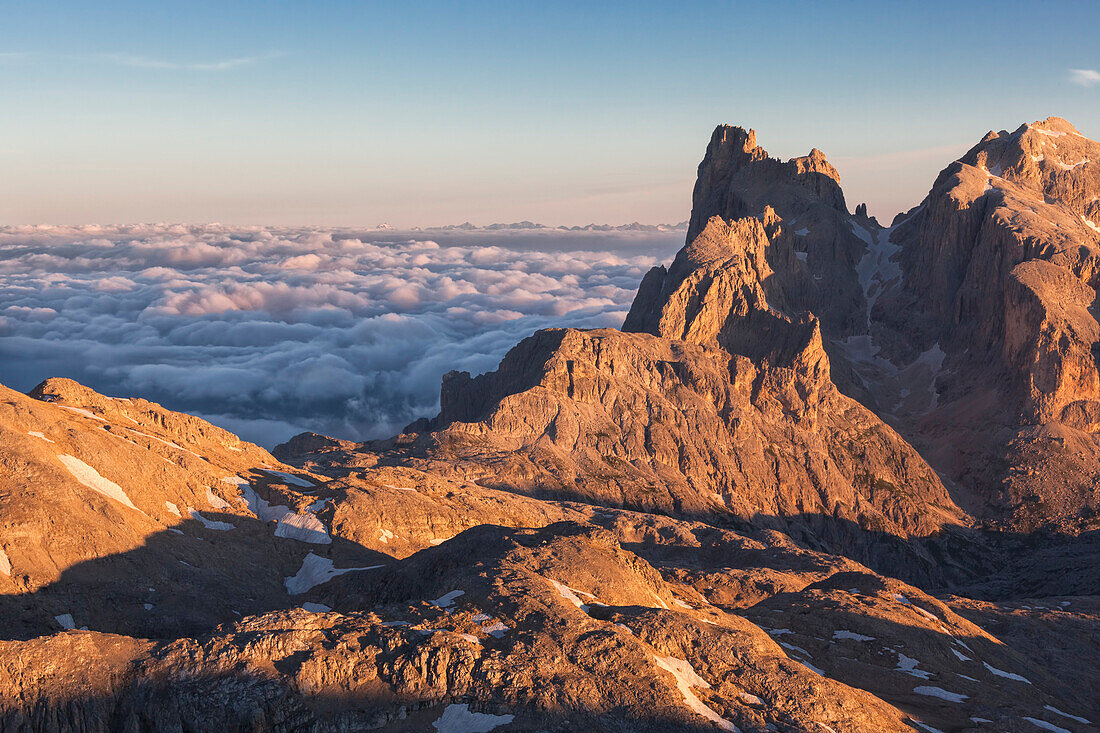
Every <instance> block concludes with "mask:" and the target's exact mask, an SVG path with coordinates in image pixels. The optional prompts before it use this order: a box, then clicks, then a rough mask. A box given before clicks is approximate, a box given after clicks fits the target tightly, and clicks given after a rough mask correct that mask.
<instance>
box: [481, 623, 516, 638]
mask: <svg viewBox="0 0 1100 733" xmlns="http://www.w3.org/2000/svg"><path fill="white" fill-rule="evenodd" d="M481 630H482V631H484V632H485V633H486V634H488V635H489V636H492V637H493V638H495V639H499V638H501V637H502V636H504V632H505V631H511V630H512V627H511V626H505V625H504V624H502V623H501V622H500V621H496V622H494V623H491V624H489V625H488V626H482V627H481Z"/></svg>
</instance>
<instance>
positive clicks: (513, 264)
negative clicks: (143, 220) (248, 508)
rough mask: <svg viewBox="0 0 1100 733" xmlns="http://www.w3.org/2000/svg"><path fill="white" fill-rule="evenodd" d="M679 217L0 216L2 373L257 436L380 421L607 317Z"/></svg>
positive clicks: (340, 432)
mask: <svg viewBox="0 0 1100 733" xmlns="http://www.w3.org/2000/svg"><path fill="white" fill-rule="evenodd" d="M682 241H683V230H682V229H678V228H672V229H667V228H666V229H663V230H661V231H605V232H592V231H568V230H560V229H521V230H462V229H456V230H427V231H423V232H420V231H414V232H391V231H378V230H373V231H357V230H348V229H321V228H297V229H294V228H270V227H226V226H220V225H205V226H172V225H141V226H126V227H98V226H80V227H47V226H37V227H0V382H3V383H4V384H5V385H7V386H9V387H11V388H13V389H17V390H20V391H24V392H25V391H28V390H29V389H31V388H32V387H34V385H36V384H37V383H38V382H40V381H42V380H43V379H45V378H47V377H51V376H64V377H71V378H72V379H76V380H77V381H79V382H82V383H84V384H87V385H88V386H90V387H92V388H94V389H96V390H97V391H100V392H102V393H104V394H107V395H111V396H117V397H123V396H134V397H142V398H145V399H150V400H153V401H156V402H160V403H161V404H163V405H164V406H165V407H168V408H170V409H173V410H180V411H184V412H189V413H192V414H197V415H201V416H202V417H205V418H207V419H208V420H211V421H212V422H214V423H216V424H218V425H221V426H223V427H225V428H227V429H229V430H232V431H233V432H236V433H238V434H239V435H241V436H242V437H243V438H245V439H247V440H251V441H254V442H256V443H259V444H260V445H263V446H266V447H268V448H270V447H272V446H273V445H275V444H276V443H278V442H281V441H284V440H286V439H287V438H289V437H290V436H292V435H294V434H296V433H299V432H302V431H305V430H312V431H316V432H319V433H324V434H326V435H333V436H337V437H342V438H349V439H367V438H376V437H384V436H388V435H392V434H395V433H396V432H399V431H400V429H401V428H402V427H404V426H405V425H407V424H408V423H409V422H411V421H413V420H414V419H416V418H418V417H422V416H431V415H434V414H435V413H436V412H437V410H438V407H439V383H440V379H441V377H442V375H443V374H444V373H446V372H448V371H450V370H452V369H459V370H466V371H469V372H472V373H475V374H476V373H480V372H484V371H489V370H492V369H493V368H495V367H496V365H497V363H498V362H499V360H500V358H501V357H502V356H503V355H504V353H505V352H506V351H507V350H508V349H510V348H511V347H512V346H514V345H515V344H516V343H517V342H518V341H519V340H521V339H522V338H524V337H526V336H528V335H530V334H531V333H533V332H534V331H536V330H538V329H540V328H547V327H553V326H571V327H578V328H600V327H607V326H611V327H618V326H620V325H621V324H622V320H623V318H624V317H625V315H626V310H627V309H628V308H629V305H630V301H631V299H632V298H633V295H634V291H635V289H636V288H637V285H638V282H639V281H640V280H641V277H642V275H643V274H644V273H645V271H646V270H647V269H648V268H650V267H652V266H653V265H655V264H658V263H660V262H666V261H668V260H669V259H670V258H671V256H672V254H673V253H674V252H675V251H676V249H677V248H678V247H679V246H680V245H681V244H682Z"/></svg>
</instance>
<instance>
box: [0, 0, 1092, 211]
mask: <svg viewBox="0 0 1100 733" xmlns="http://www.w3.org/2000/svg"><path fill="white" fill-rule="evenodd" d="M1044 7H1045V12H1044V13H1042V14H1035V13H1033V12H1032V11H1031V8H1030V6H1028V5H1025V4H1005V3H996V4H993V3H975V4H968V5H958V4H948V3H944V2H938V3H930V4H923V5H921V6H920V7H916V6H913V7H897V6H894V5H881V4H876V3H870V2H856V3H852V4H850V5H847V6H845V8H844V11H843V12H838V11H837V10H835V9H833V8H827V7H820V6H818V5H817V4H813V3H804V2H792V3H780V4H769V5H768V6H767V7H763V6H757V5H753V4H746V3H722V2H696V3H689V4H685V5H680V6H677V7H674V8H670V7H666V6H663V5H661V4H648V3H632V4H629V5H627V4H620V3H607V4H603V5H600V6H598V7H591V6H588V5H584V4H572V3H563V4H554V5H552V6H548V5H547V6H513V5H510V4H502V3H478V4H470V5H464V6H462V7H461V8H455V7H452V6H450V5H448V4H446V3H433V2H421V3H406V4H390V3H368V4H364V3H350V2H336V3H329V4H326V5H324V6H323V7H318V6H314V5H309V4H290V5H281V6H279V7H277V8H275V7H272V6H269V5H267V4H261V3H249V2H244V3H235V4H233V5H232V6H231V7H223V6H221V5H217V4H207V3H186V4H182V3H163V4H157V5H153V6H149V5H146V4H141V3H135V2H122V3H119V4H116V5H113V6H111V7H109V8H104V7H101V6H95V7H83V6H81V5H79V4H74V3H61V4H57V5H50V6H45V5H30V6H26V7H24V8H22V9H21V11H20V12H19V13H18V14H14V15H15V17H9V18H8V19H7V21H8V23H7V25H6V28H5V31H4V32H3V34H2V35H0V93H2V94H3V95H4V99H5V101H6V102H7V105H6V106H7V114H5V115H4V117H3V119H0V165H2V166H3V168H4V170H5V175H3V176H0V224H8V225H20V224H36V223H37V224H61V225H70V224H80V223H86V222H99V223H114V224H119V223H127V222H220V223H223V224H227V225H233V226H239V225H266V226H274V225H297V226H324V227H338V226H360V227H365V226H375V225H377V224H379V223H382V222H386V223H389V224H392V225H394V226H397V227H402V228H409V227H413V226H421V227H431V226H439V225H444V224H455V223H460V222H463V221H471V222H475V223H483V224H487V223H490V222H512V221H522V220H530V221H535V222H540V223H544V224H547V225H565V226H570V225H584V224H588V223H593V222H595V223H601V224H604V223H606V224H613V225H614V224H626V223H629V222H632V221H638V222H641V223H645V224H656V223H673V222H679V221H682V220H684V219H686V218H687V215H688V212H689V211H690V206H691V187H692V184H693V182H694V178H695V172H696V166H697V165H698V163H699V161H700V159H701V158H702V155H703V151H704V150H705V147H706V143H707V141H708V139H709V136H710V133H711V131H712V130H713V128H714V126H715V125H717V124H719V123H728V124H736V125H742V126H745V127H751V128H753V129H755V130H756V131H757V133H758V139H759V143H760V145H761V146H763V147H764V148H765V149H766V150H768V152H769V153H770V154H771V155H773V156H775V157H779V158H783V159H787V158H791V157H794V156H798V155H804V154H806V153H807V152H808V151H809V150H810V149H811V148H813V147H816V148H819V149H821V150H822V151H824V152H825V153H826V155H827V156H828V157H829V160H830V161H831V162H832V163H833V164H834V165H835V166H836V167H837V169H838V170H839V171H840V174H841V178H842V184H843V186H844V191H845V195H846V197H847V202H848V206H849V208H850V209H854V208H855V206H856V204H858V203H861V202H866V203H868V205H869V208H870V211H871V213H872V214H874V215H876V216H878V217H879V218H880V219H882V220H884V221H889V220H890V219H891V218H892V217H893V216H894V215H895V214H896V213H899V212H901V211H905V210H907V209H909V208H911V207H912V206H915V205H916V204H918V203H919V202H920V200H921V199H922V198H923V197H924V195H925V193H926V192H927V190H928V187H929V185H930V183H931V181H932V180H933V179H934V178H935V175H936V173H937V172H938V171H939V170H941V169H942V168H943V167H944V166H945V165H946V164H947V163H949V162H950V161H951V160H953V159H954V158H955V157H957V156H958V154H960V153H961V152H963V151H964V150H966V149H967V148H969V147H971V146H972V145H974V144H976V143H977V142H978V141H979V140H980V139H981V138H982V136H983V135H984V134H985V133H986V132H987V131H988V130H990V129H995V130H999V129H1002V128H1005V129H1013V128H1015V127H1016V126H1018V125H1020V124H1021V123H1024V122H1031V121H1034V120H1037V119H1043V118H1045V117H1047V116H1050V115H1057V116H1062V117H1065V118H1066V119H1068V120H1070V121H1071V122H1072V123H1074V124H1075V125H1076V126H1077V127H1078V128H1079V129H1080V130H1081V132H1082V133H1083V134H1084V135H1086V136H1088V137H1093V138H1096V137H1100V72H1097V71H1096V69H1097V67H1100V58H1098V57H1097V56H1098V54H1097V53H1096V51H1095V43H1094V38H1093V37H1092V29H1093V28H1095V27H1096V25H1097V21H1100V7H1095V6H1093V7H1081V6H1080V5H1079V4H1073V3H1049V4H1047V5H1046V6H1044ZM993 10H995V11H996V12H992V11H993ZM1067 18H1071V19H1073V21H1074V22H1071V23H1066V22H1064V21H1065V19H1067ZM1020 27H1026V28H1027V29H1028V39H1029V43H1030V46H1029V52H1028V53H1026V54H1009V53H1004V52H1003V47H1004V43H1005V42H1004V41H1003V40H1002V39H1005V38H1011V37H1013V36H1014V35H1015V34H1017V33H1018V30H1019V28H1020ZM779 49H781V51H779ZM826 59H827V61H828V63H823V61H824V60H826Z"/></svg>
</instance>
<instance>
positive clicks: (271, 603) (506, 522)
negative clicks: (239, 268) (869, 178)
mask: <svg viewBox="0 0 1100 733" xmlns="http://www.w3.org/2000/svg"><path fill="white" fill-rule="evenodd" d="M1096 154H1100V146H1097V144H1096V143H1092V142H1090V141H1087V140H1085V139H1084V138H1082V137H1080V135H1079V134H1077V133H1076V130H1074V129H1073V128H1072V127H1071V126H1069V125H1068V123H1066V122H1065V121H1063V120H1058V119H1057V118H1051V119H1049V120H1047V121H1045V122H1042V123H1035V124H1034V125H1029V126H1023V127H1021V128H1020V129H1018V130H1017V131H1016V132H1014V133H1011V134H1010V133H1007V132H1002V133H991V134H990V135H989V136H987V137H986V138H985V139H984V140H983V141H982V142H981V143H979V145H978V146H976V147H975V148H974V149H973V150H971V151H970V152H969V153H967V154H966V155H965V156H964V157H963V158H962V159H960V160H959V161H956V162H955V163H952V164H951V165H949V166H948V168H946V169H945V170H944V172H943V173H941V175H940V176H939V178H938V179H937V181H936V184H935V185H934V186H933V188H932V190H931V192H930V193H929V196H928V198H927V199H926V200H925V201H924V202H923V203H922V204H921V206H919V207H917V208H916V209H914V210H913V211H911V212H908V213H907V214H906V215H903V216H901V217H899V218H898V219H896V220H895V221H894V222H893V223H892V225H891V227H889V228H885V227H882V226H880V225H879V223H878V222H877V221H875V220H874V219H871V218H869V217H867V216H866V210H865V208H864V207H857V210H856V213H855V214H851V213H849V212H848V210H847V206H846V203H845V201H844V196H843V193H842V191H841V188H840V185H839V175H838V174H837V172H836V170H835V169H834V168H833V167H832V166H831V165H830V164H829V163H828V161H827V159H826V158H825V156H824V154H822V153H821V152H820V151H817V150H813V151H811V153H810V154H809V155H807V156H804V157H801V158H795V159H792V160H790V161H786V162H784V161H779V160H775V159H773V158H771V157H769V156H768V155H767V153H766V152H765V151H764V150H763V149H762V148H760V147H759V146H758V145H757V143H756V136H755V133H754V132H752V131H746V130H744V129H742V128H735V127H727V126H720V127H719V128H718V129H717V130H716V131H715V133H714V135H713V136H712V139H711V142H710V145H709V147H708V149H707V153H706V155H705V157H704V159H703V161H702V163H701V164H700V168H699V178H698V182H697V184H696V188H695V192H694V195H693V211H692V216H691V219H690V221H689V224H688V239H687V243H686V245H685V247H684V249H682V250H681V251H680V253H679V254H678V255H677V256H676V258H675V259H674V261H673V262H672V263H671V265H670V266H669V267H668V268H664V267H658V268H654V270H652V271H651V272H650V273H649V274H647V275H646V277H645V279H644V280H643V282H642V283H641V285H640V287H639V291H638V295H637V297H636V299H635V302H634V305H633V307H632V308H631V310H630V313H629V315H628V317H627V319H626V322H625V323H624V327H623V329H622V330H621V331H618V330H613V329H603V330H596V331H578V330H572V329H551V330H547V331H540V332H538V333H536V334H535V335H533V336H532V337H530V338H528V339H525V340H524V341H522V342H521V343H520V344H518V345H517V346H516V347H515V348H514V349H512V351H510V352H509V353H508V355H507V356H506V357H505V358H504V360H503V361H502V362H501V364H500V366H499V367H498V369H497V370H496V371H494V372H490V373H487V374H483V375H480V376H477V377H473V376H471V375H469V374H465V373H452V374H450V375H448V376H447V377H446V378H445V380H444V383H443V386H442V391H441V411H440V414H439V415H438V416H436V417H435V418H433V419H424V420H420V421H418V422H417V423H414V424H413V425H410V426H409V427H408V428H407V429H406V431H405V432H404V433H403V434H401V435H399V436H395V437H394V438H392V439H390V440H386V441H374V442H371V443H353V442H349V441H340V440H335V439H331V438H326V437H324V436H319V435H312V434H304V435H300V436H297V437H296V438H295V439H293V440H292V441H290V442H289V443H287V444H285V445H283V446H279V447H278V448H277V449H275V450H274V451H273V454H269V453H268V452H267V451H264V450H263V449H261V448H259V447H257V446H254V445H251V444H247V443H243V442H241V441H239V440H238V439H237V438H236V437H235V436H233V435H232V434H230V433H228V432H226V431H224V430H221V429H219V428H216V427H215V426H213V425H210V424H209V423H206V422H205V421H202V420H199V419H197V418H194V417H191V416H187V415H181V414H178V413H173V412H170V411H168V410H165V409H163V408H162V407H160V406H159V405H155V404H153V403H150V402H146V401H144V400H140V399H122V400H118V399H111V398H107V397H104V396H102V395H99V394H96V393H95V392H93V391H92V390H90V389H88V388H86V387H83V386H81V385H79V384H76V383H75V382H72V381H70V380H63V379H50V380H47V381H46V382H43V383H42V384H41V385H39V387H37V388H36V389H35V390H33V391H32V392H31V393H30V394H29V395H22V394H19V393H17V392H14V391H11V390H6V389H2V388H0V448H2V450H0V466H2V470H0V611H2V614H0V615H2V616H3V617H4V618H6V619H9V622H8V624H6V625H5V627H4V629H3V631H4V633H3V640H0V730H2V731H7V730H9V729H10V730H12V731H26V730H56V729H72V730H89V731H98V730H104V731H106V730H134V731H138V730H161V729H179V730H184V729H186V730H192V729H194V730H199V729H211V728H217V729H224V730H279V731H291V730H313V731H330V730H331V731H338V730H363V729H385V730H396V731H403V730H408V731H412V730H435V731H490V730H497V731H502V732H503V731H526V730H530V731H534V730H540V731H545V730H562V731H564V730H609V731H610V730H615V731H623V730H636V731H657V730H661V731H677V730H679V731H702V730H715V729H718V730H742V731H784V732H787V731H817V732H818V733H820V731H833V732H834V733H840V732H841V731H870V730H874V731H907V730H908V731H912V730H926V731H933V732H935V731H942V732H943V733H946V732H947V731H952V732H955V731H982V730H996V731H1037V730H1048V731H1050V730H1054V731H1067V730H1068V731H1073V732H1074V733H1076V732H1077V731H1086V730H1093V729H1095V725H1094V722H1093V721H1097V720H1100V709H1098V706H1097V705H1096V704H1095V700H1098V699H1100V667H1098V666H1097V662H1096V660H1097V659H1100V648H1098V644H1097V638H1098V636H1097V634H1096V629H1097V628H1098V622H1100V594H1098V588H1097V582H1096V578H1097V577H1100V547H1098V542H1097V535H1096V531H1095V528H1094V526H1093V524H1092V523H1091V522H1092V517H1094V516H1095V515H1094V514H1090V511H1092V508H1093V507H1095V505H1096V501H1097V497H1096V491H1095V489H1094V487H1093V484H1092V481H1093V480H1094V477H1095V475H1096V474H1095V471H1096V465H1097V455H1096V453H1095V451H1096V442H1095V437H1094V436H1095V431H1094V423H1095V422H1098V421H1100V418H1097V419H1094V418H1093V417H1092V413H1093V411H1094V410H1095V409H1097V408H1094V406H1093V405H1094V403H1096V404H1100V401H1097V398H1096V397H1095V395H1094V391H1095V374H1096V369H1097V364H1096V361H1095V359H1094V358H1092V357H1091V354H1092V353H1093V348H1094V346H1095V343H1096V341H1097V339H1098V335H1097V334H1098V333H1100V328H1097V327H1096V320H1095V318H1094V315H1093V312H1092V311H1091V308H1092V303H1093V302H1094V300H1095V287H1096V285H1095V282H1094V277H1095V274H1094V273H1095V269H1094V265H1093V261H1094V251H1095V248H1096V246H1097V245H1098V243H1100V240H1098V239H1097V238H1096V237H1095V236H1094V233H1090V232H1092V229H1093V228H1092V226H1091V223H1092V222H1095V221H1096V216H1097V211H1096V201H1095V198H1094V197H1095V196H1096V195H1097V193H1100V185H1098V183H1097V175H1098V174H1097V169H1096V168H1095V167H1094V166H1093V164H1092V162H1091V161H1092V160H1093V158H1094V157H1095V155H1096ZM1075 221H1076V222H1080V223H1074V222H1075ZM1033 496H1034V497H1037V500H1036V499H1032V498H1030V497H1033Z"/></svg>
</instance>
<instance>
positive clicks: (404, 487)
mask: <svg viewBox="0 0 1100 733" xmlns="http://www.w3.org/2000/svg"><path fill="white" fill-rule="evenodd" d="M382 485H383V486H385V487H386V488H387V489H396V490H397V491H416V489H414V488H412V487H411V486H394V485H393V484H382Z"/></svg>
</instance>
